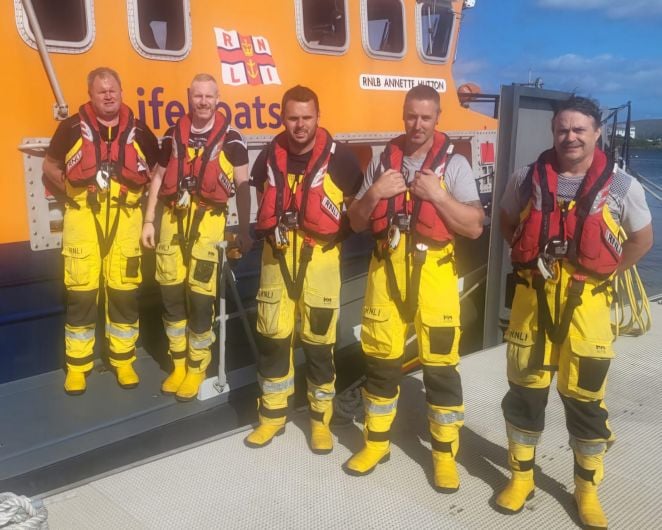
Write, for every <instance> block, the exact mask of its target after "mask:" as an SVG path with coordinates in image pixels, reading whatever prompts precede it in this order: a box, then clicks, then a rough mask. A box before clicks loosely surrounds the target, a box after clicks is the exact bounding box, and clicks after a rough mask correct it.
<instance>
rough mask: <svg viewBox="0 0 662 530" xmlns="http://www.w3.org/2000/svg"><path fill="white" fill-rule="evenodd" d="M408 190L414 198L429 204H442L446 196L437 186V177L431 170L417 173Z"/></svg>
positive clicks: (444, 191) (446, 193)
mask: <svg viewBox="0 0 662 530" xmlns="http://www.w3.org/2000/svg"><path fill="white" fill-rule="evenodd" d="M410 190H411V192H412V194H413V195H414V196H415V197H418V198H419V199H421V200H424V201H429V202H443V201H444V199H445V198H446V197H447V196H448V192H447V191H446V190H445V189H444V188H442V187H441V185H440V184H439V176H438V175H437V174H436V173H435V172H434V171H432V170H431V169H425V170H423V171H417V172H416V175H415V176H414V182H412V184H411V187H410Z"/></svg>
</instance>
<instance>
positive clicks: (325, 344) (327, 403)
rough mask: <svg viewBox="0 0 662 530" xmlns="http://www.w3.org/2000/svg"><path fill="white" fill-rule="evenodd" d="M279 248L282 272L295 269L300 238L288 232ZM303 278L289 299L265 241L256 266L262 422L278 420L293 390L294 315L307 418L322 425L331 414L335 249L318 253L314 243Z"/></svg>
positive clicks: (337, 263) (335, 314) (336, 301)
mask: <svg viewBox="0 0 662 530" xmlns="http://www.w3.org/2000/svg"><path fill="white" fill-rule="evenodd" d="M291 237H292V242H291V244H290V245H289V247H288V248H287V249H285V250H284V251H283V257H284V261H285V263H286V266H287V270H288V274H289V275H290V276H291V277H293V278H296V277H297V275H298V273H299V271H300V270H301V266H302V262H301V259H300V258H301V253H302V251H303V247H304V245H308V244H309V243H308V242H307V243H304V239H305V236H304V234H303V233H302V232H299V233H298V234H296V235H291ZM308 241H309V242H310V240H308ZM312 244H313V245H314V246H313V248H312V256H311V257H310V261H309V262H308V265H307V268H306V270H305V276H303V284H302V285H303V288H302V290H301V296H300V297H299V299H298V300H292V299H291V298H290V296H289V294H288V290H287V287H286V284H285V280H284V279H283V272H282V269H281V267H282V265H281V263H280V262H279V259H278V257H277V255H276V254H275V253H274V250H273V248H272V247H271V245H270V244H269V243H265V244H264V248H263V250H262V270H261V273H260V287H259V290H258V293H257V333H258V335H257V338H258V349H259V356H258V362H257V368H258V376H259V383H260V388H261V390H262V397H261V398H260V403H259V414H260V421H261V422H262V423H269V422H270V420H271V421H272V422H282V421H283V420H284V417H285V416H286V414H287V401H288V397H289V396H291V395H292V394H293V393H294V366H293V359H292V351H293V349H292V344H293V340H294V329H295V323H296V318H297V316H299V318H300V321H301V330H300V337H301V344H302V347H303V351H304V353H305V355H306V379H307V385H308V388H307V395H308V402H309V405H310V412H311V417H312V418H313V419H315V420H317V421H320V422H323V423H325V424H328V422H329V421H330V419H331V415H332V414H333V398H334V396H335V366H334V364H333V347H334V345H335V343H336V324H337V322H338V310H339V307H340V248H339V246H338V245H336V246H334V247H333V248H330V249H329V250H327V251H326V252H324V251H323V249H322V245H321V244H315V243H314V242H312Z"/></svg>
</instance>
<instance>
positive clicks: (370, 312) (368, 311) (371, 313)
mask: <svg viewBox="0 0 662 530" xmlns="http://www.w3.org/2000/svg"><path fill="white" fill-rule="evenodd" d="M363 314H364V315H365V316H367V317H372V318H379V317H381V316H382V310H381V309H380V308H379V307H364V308H363Z"/></svg>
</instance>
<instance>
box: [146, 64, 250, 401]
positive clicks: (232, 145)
mask: <svg viewBox="0 0 662 530" xmlns="http://www.w3.org/2000/svg"><path fill="white" fill-rule="evenodd" d="M189 94H190V99H191V114H190V115H186V116H184V117H182V118H181V119H180V120H179V121H178V122H177V123H176V124H175V126H174V127H172V128H171V129H169V130H168V132H167V133H166V136H165V138H164V141H163V145H162V149H161V159H160V162H159V166H158V168H157V171H155V172H154V173H155V174H154V178H153V181H152V185H151V186H150V189H149V199H148V202H147V211H146V213H145V223H144V226H143V232H142V242H143V245H144V246H145V247H147V248H154V247H156V280H157V281H158V282H159V284H160V285H161V296H162V299H163V306H164V314H163V324H164V326H165V332H166V335H167V337H168V344H169V354H170V357H171V359H172V362H173V370H172V372H171V373H170V375H169V376H168V377H167V378H166V379H165V381H163V384H162V385H161V392H163V393H164V394H174V395H175V398H176V399H177V400H178V401H189V400H192V399H194V398H195V397H196V396H197V394H198V390H199V388H200V385H201V384H202V381H203V380H204V379H205V373H206V370H207V366H208V365H209V362H210V361H211V345H212V344H213V342H214V340H215V337H214V333H213V331H212V321H213V317H214V300H215V298H216V277H217V273H218V245H219V243H220V242H221V241H223V239H224V232H225V215H226V212H227V201H228V199H229V198H230V197H232V196H233V195H234V194H235V191H236V195H237V213H238V216H239V237H238V243H239V247H240V250H241V251H244V252H245V251H248V250H249V249H250V247H251V246H252V240H251V237H250V235H249V222H250V220H249V215H250V193H249V189H248V151H247V149H246V144H245V142H244V140H243V138H242V137H241V135H240V134H239V133H238V132H237V131H235V130H233V129H231V128H230V127H229V124H228V121H227V119H226V118H225V117H224V116H223V115H222V114H221V113H219V112H218V111H217V110H216V105H217V104H218V96H219V93H218V85H217V84H216V80H215V79H214V78H213V77H212V76H211V75H209V74H198V75H196V76H195V77H194V78H193V81H192V82H191V87H190V91H189ZM158 199H161V202H162V203H163V206H164V208H163V216H162V217H161V223H160V234H159V241H158V245H155V230H154V220H155V215H156V204H157V200H158Z"/></svg>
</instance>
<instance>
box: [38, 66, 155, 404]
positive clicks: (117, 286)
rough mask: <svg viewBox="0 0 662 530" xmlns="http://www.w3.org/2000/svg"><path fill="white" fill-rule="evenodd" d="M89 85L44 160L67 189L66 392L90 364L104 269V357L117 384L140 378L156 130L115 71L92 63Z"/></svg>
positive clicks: (78, 386) (81, 382)
mask: <svg viewBox="0 0 662 530" xmlns="http://www.w3.org/2000/svg"><path fill="white" fill-rule="evenodd" d="M87 89H88V94H89V96H90V101H89V102H87V103H86V104H85V105H83V106H82V107H81V108H80V110H79V112H78V114H76V115H74V116H72V117H70V118H68V119H67V120H65V121H63V122H62V123H61V124H60V125H59V127H58V128H57V130H56V131H55V135H54V136H53V139H52V140H51V144H50V146H49V147H48V150H47V151H46V158H45V159H44V166H43V170H44V175H45V177H46V179H47V181H48V182H49V183H50V184H52V185H53V186H54V187H55V188H56V190H58V191H60V192H62V193H63V194H65V196H66V210H65V214H64V229H63V234H62V254H63V255H64V284H65V287H66V290H67V303H66V323H65V327H64V329H65V349H66V364H67V376H66V379H65V382H64V389H65V391H66V392H67V393H68V394H82V393H83V392H85V389H86V380H85V375H86V374H87V373H88V372H89V371H90V370H92V366H93V350H94V337H95V327H96V320H97V300H98V292H99V275H100V274H101V273H102V272H103V277H104V286H103V287H104V289H105V295H106V337H107V339H108V343H109V347H110V351H109V360H110V364H111V366H112V367H113V368H114V369H115V371H116V374H117V381H118V383H119V385H120V386H121V387H123V388H133V387H135V386H136V385H137V384H138V382H139V378H138V375H137V374H136V372H135V371H134V369H133V366H132V365H133V362H134V361H135V360H136V353H135V345H136V340H137V339H138V299H137V293H138V291H137V289H138V286H139V285H140V282H141V273H140V255H141V252H140V226H141V224H142V211H141V209H140V198H141V197H142V194H143V190H144V187H145V185H146V184H147V183H148V182H149V169H150V168H151V167H152V166H153V165H155V164H156V162H157V158H158V150H159V145H158V142H157V140H156V137H155V136H154V135H153V134H152V132H151V131H150V130H149V129H148V128H147V126H146V125H145V124H144V123H142V122H141V121H140V120H137V119H135V118H134V116H133V113H132V112H131V109H129V107H127V106H126V105H124V104H123V103H122V87H121V83H120V78H119V76H118V75H117V72H115V71H114V70H111V69H110V68H97V69H95V70H92V71H91V72H90V73H89V75H88V76H87Z"/></svg>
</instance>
